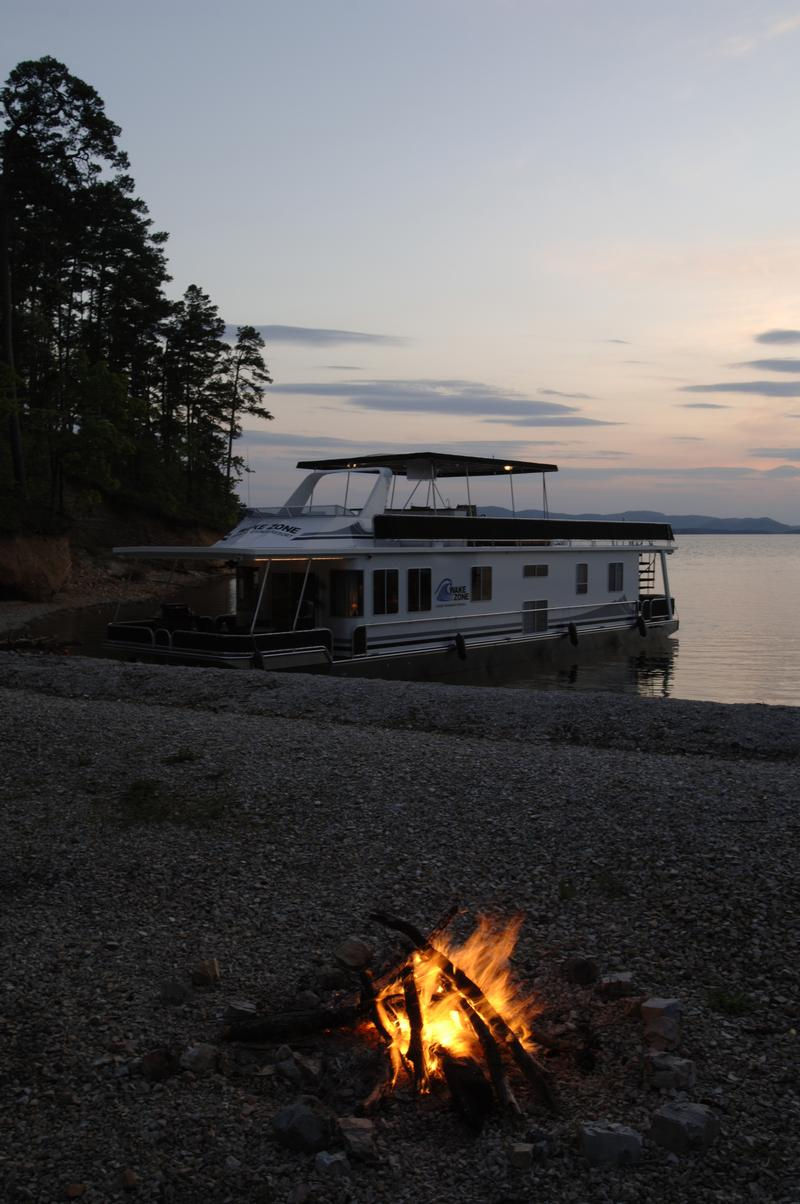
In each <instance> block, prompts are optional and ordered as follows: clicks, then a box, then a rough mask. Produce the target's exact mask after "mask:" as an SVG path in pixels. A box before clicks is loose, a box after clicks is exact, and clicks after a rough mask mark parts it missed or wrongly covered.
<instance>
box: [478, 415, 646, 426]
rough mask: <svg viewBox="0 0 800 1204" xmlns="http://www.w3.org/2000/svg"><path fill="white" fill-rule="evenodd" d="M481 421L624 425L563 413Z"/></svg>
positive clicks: (510, 424)
mask: <svg viewBox="0 0 800 1204" xmlns="http://www.w3.org/2000/svg"><path fill="white" fill-rule="evenodd" d="M481 421H482V422H499V423H505V424H506V425H507V426H624V425H625V424H624V423H622V422H604V421H603V419H602V418H582V417H581V416H580V415H564V416H563V417H560V418H535V417H531V418H483V419H481Z"/></svg>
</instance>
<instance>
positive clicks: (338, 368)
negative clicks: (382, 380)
mask: <svg viewBox="0 0 800 1204" xmlns="http://www.w3.org/2000/svg"><path fill="white" fill-rule="evenodd" d="M322 366H323V368H325V369H326V370H327V371H328V372H360V371H361V367H360V365H359V364H323V365H322Z"/></svg>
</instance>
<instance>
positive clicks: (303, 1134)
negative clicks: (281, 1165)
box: [272, 1095, 335, 1154]
mask: <svg viewBox="0 0 800 1204" xmlns="http://www.w3.org/2000/svg"><path fill="white" fill-rule="evenodd" d="M272 1129H273V1132H274V1134H275V1137H276V1139H277V1140H278V1141H279V1142H280V1144H281V1145H283V1146H286V1148H287V1149H289V1150H297V1151H300V1152H301V1153H304V1154H316V1153H317V1152H318V1151H319V1150H324V1149H326V1147H327V1146H328V1145H329V1144H330V1142H331V1140H332V1139H333V1137H334V1135H335V1124H334V1117H333V1116H332V1114H331V1113H329V1112H328V1110H327V1108H325V1106H324V1104H322V1103H321V1102H320V1100H318V1099H317V1098H316V1097H315V1096H313V1095H304V1096H301V1098H300V1099H298V1100H296V1101H295V1102H294V1103H293V1104H289V1106H288V1107H287V1108H281V1110H280V1112H277V1113H276V1114H275V1116H273V1118H272Z"/></svg>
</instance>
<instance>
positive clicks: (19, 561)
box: [0, 535, 72, 602]
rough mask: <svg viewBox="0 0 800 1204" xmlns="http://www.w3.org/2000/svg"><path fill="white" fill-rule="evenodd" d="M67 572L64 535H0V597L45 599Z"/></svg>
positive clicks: (69, 564)
mask: <svg viewBox="0 0 800 1204" xmlns="http://www.w3.org/2000/svg"><path fill="white" fill-rule="evenodd" d="M71 572H72V557H71V555H70V550H69V540H68V539H67V537H66V535H60V536H49V535H5V536H0V598H22V599H24V600H25V601H26V602H49V601H50V599H51V598H52V597H53V594H56V593H58V591H59V590H60V589H63V587H64V586H65V585H66V583H67V581H68V580H69V575H70V573H71Z"/></svg>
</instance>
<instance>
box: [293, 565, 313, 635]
mask: <svg viewBox="0 0 800 1204" xmlns="http://www.w3.org/2000/svg"><path fill="white" fill-rule="evenodd" d="M310 572H311V557H310V556H309V558H308V564H307V565H306V574H305V577H304V578H303V586H302V589H301V590H300V597H299V598H298V599H297V610H296V611H295V612H294V622H293V623H292V631H296V630H297V620H298V619H299V618H300V607H301V606H302V605H303V598H304V597H305V593H306V585H307V583H308V574H309V573H310Z"/></svg>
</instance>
